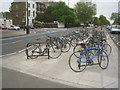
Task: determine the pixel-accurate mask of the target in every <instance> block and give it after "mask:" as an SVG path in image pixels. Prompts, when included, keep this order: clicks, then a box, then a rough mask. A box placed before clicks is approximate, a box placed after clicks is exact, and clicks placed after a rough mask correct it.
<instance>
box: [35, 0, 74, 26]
mask: <svg viewBox="0 0 120 90" xmlns="http://www.w3.org/2000/svg"><path fill="white" fill-rule="evenodd" d="M36 20H38V21H41V22H53V21H59V22H63V23H64V24H65V26H66V27H67V26H68V25H69V24H70V23H74V22H75V20H76V15H75V10H74V9H72V8H69V7H68V6H67V5H65V2H57V3H56V4H55V5H53V6H50V7H48V8H47V10H46V11H45V13H43V14H38V15H37V17H36Z"/></svg>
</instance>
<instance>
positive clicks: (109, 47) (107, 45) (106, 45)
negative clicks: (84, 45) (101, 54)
mask: <svg viewBox="0 0 120 90" xmlns="http://www.w3.org/2000/svg"><path fill="white" fill-rule="evenodd" d="M103 50H104V51H105V52H106V53H107V55H108V56H109V55H110V54H111V52H112V47H111V46H110V45H109V44H105V45H104V46H103Z"/></svg>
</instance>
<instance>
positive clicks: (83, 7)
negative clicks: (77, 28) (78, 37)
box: [75, 2, 96, 24]
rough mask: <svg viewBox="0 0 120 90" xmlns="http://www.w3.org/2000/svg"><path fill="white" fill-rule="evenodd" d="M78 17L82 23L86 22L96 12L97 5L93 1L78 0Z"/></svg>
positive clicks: (76, 6)
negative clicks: (83, 0)
mask: <svg viewBox="0 0 120 90" xmlns="http://www.w3.org/2000/svg"><path fill="white" fill-rule="evenodd" d="M75 10H76V15H77V19H78V21H79V22H80V23H83V24H86V23H87V22H90V20H92V18H93V16H94V15H95V14H96V5H95V4H93V3H91V2H89V3H88V2H78V3H77V4H76V5H75Z"/></svg>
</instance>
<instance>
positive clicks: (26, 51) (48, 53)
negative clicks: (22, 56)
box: [25, 45, 50, 59]
mask: <svg viewBox="0 0 120 90" xmlns="http://www.w3.org/2000/svg"><path fill="white" fill-rule="evenodd" d="M27 47H28V45H27ZM25 53H26V56H27V59H29V58H30V57H31V56H29V55H28V49H26V50H25ZM39 56H48V59H50V52H49V49H47V54H46V55H45V54H44V52H42V54H40V55H36V58H37V57H39ZM34 59H35V58H34Z"/></svg>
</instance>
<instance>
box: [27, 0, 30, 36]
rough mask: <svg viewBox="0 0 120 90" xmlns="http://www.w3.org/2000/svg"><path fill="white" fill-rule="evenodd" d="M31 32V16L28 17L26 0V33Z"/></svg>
mask: <svg viewBox="0 0 120 90" xmlns="http://www.w3.org/2000/svg"><path fill="white" fill-rule="evenodd" d="M29 33H30V28H29V18H28V0H26V34H29Z"/></svg>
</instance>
